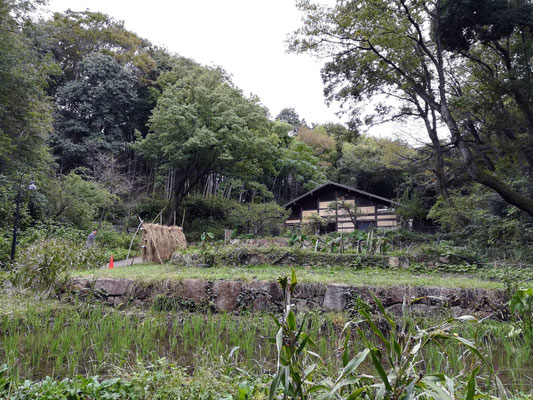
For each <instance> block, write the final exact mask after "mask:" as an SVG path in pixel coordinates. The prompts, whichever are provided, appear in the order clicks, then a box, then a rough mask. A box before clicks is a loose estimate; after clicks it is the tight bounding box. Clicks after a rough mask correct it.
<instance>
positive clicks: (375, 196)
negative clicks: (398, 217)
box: [283, 181, 400, 207]
mask: <svg viewBox="0 0 533 400" xmlns="http://www.w3.org/2000/svg"><path fill="white" fill-rule="evenodd" d="M329 185H331V186H336V187H339V188H342V189H345V190H349V191H351V192H355V193H359V194H362V195H364V196H368V197H373V198H374V199H378V200H381V201H385V202H387V203H391V204H395V205H397V206H399V205H400V203H398V202H397V201H395V200H391V199H387V198H385V197H381V196H378V195H375V194H372V193H368V192H365V191H364V190H359V189H355V188H352V187H349V186H345V185H341V184H340V183H337V182H332V181H327V182H326V183H323V184H322V185H320V186H317V187H316V188H314V189H313V190H310V191H309V192H307V193H304V194H302V195H301V196H299V197H297V198H295V199H293V200H291V201H289V202H288V203H287V204H285V205H284V206H283V207H288V206H290V205H292V204H294V203H296V202H297V201H298V200H301V199H303V198H304V197H307V196H309V195H311V194H313V193H314V192H316V191H318V190H320V189H322V188H325V187H326V186H329Z"/></svg>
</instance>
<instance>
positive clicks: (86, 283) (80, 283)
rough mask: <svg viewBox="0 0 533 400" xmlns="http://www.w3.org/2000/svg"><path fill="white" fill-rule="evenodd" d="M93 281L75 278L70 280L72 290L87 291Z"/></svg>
mask: <svg viewBox="0 0 533 400" xmlns="http://www.w3.org/2000/svg"><path fill="white" fill-rule="evenodd" d="M90 285H91V280H90V279H89V278H73V279H71V280H70V288H71V289H72V290H79V291H81V290H84V289H85V290H86V289H88V288H89V287H90Z"/></svg>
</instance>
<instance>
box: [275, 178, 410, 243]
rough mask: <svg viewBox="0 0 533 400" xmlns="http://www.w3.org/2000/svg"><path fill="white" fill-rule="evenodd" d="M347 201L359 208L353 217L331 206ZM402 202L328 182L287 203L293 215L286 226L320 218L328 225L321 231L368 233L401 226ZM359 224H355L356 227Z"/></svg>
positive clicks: (286, 222) (293, 225)
mask: <svg viewBox="0 0 533 400" xmlns="http://www.w3.org/2000/svg"><path fill="white" fill-rule="evenodd" d="M336 200H337V201H344V202H345V203H347V204H351V205H355V206H356V213H355V214H352V215H350V214H349V212H347V211H344V210H340V209H337V210H333V209H331V208H330V204H331V203H332V202H334V201H336ZM398 205H400V204H399V203H398V202H396V201H394V200H391V199H386V198H384V197H381V196H377V195H375V194H372V193H368V192H365V191H362V190H359V189H354V188H351V187H348V186H344V185H341V184H339V183H335V182H326V183H324V184H323V185H320V186H318V187H317V188H315V189H313V190H311V191H309V192H307V193H305V194H303V195H302V196H300V197H297V198H296V199H294V200H292V201H290V202H288V203H287V204H285V208H287V209H288V210H290V215H289V218H288V219H287V221H285V226H286V227H289V228H290V227H295V226H299V225H300V224H301V223H302V221H305V219H306V218H309V217H312V216H313V214H314V215H319V216H320V217H322V219H323V220H324V221H325V222H326V223H327V225H326V226H325V227H323V228H321V231H322V233H325V232H335V231H338V232H352V231H353V230H354V229H359V230H368V229H371V228H373V227H378V228H394V227H396V226H398V225H399V224H400V221H399V218H398V216H397V215H396V214H395V207H396V206H398ZM354 222H355V224H354Z"/></svg>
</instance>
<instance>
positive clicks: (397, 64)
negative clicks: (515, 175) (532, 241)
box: [291, 0, 533, 215]
mask: <svg viewBox="0 0 533 400" xmlns="http://www.w3.org/2000/svg"><path fill="white" fill-rule="evenodd" d="M450 1H451V0H450ZM443 2H444V0H437V1H436V2H434V3H428V2H420V1H416V0H393V1H386V0H378V1H363V0H352V1H339V2H338V3H337V5H336V6H334V7H327V6H319V5H316V4H314V3H312V2H311V1H308V0H305V1H301V2H299V7H300V9H301V10H302V11H303V12H304V14H305V23H304V26H303V27H302V28H301V29H299V30H298V31H297V32H296V33H295V35H294V38H293V40H292V43H291V49H292V50H293V51H296V52H307V51H311V52H323V53H324V52H327V53H328V54H331V53H332V52H333V53H334V54H335V55H334V59H333V61H332V62H330V63H329V64H328V65H327V66H326V67H325V71H324V74H325V77H326V79H327V80H329V81H330V82H332V83H333V84H339V85H341V87H342V86H343V84H345V85H344V87H342V89H340V92H338V94H339V96H340V97H341V98H342V97H343V96H344V97H346V98H349V99H351V100H355V101H356V102H358V103H361V102H362V101H364V100H365V99H368V98H373V97H375V96H376V95H383V94H385V95H388V96H389V97H394V98H396V99H400V100H401V101H403V102H404V103H405V101H406V99H418V100H419V103H420V105H421V108H422V109H423V110H427V111H429V112H430V113H435V114H436V115H438V116H439V117H440V118H441V119H442V120H443V121H444V123H445V125H446V126H447V128H448V130H449V132H450V135H451V140H452V143H453V145H454V147H456V148H457V150H458V152H459V153H460V155H461V158H462V162H463V164H464V167H465V169H466V171H467V172H468V174H469V176H470V177H471V178H472V179H473V180H474V181H476V182H478V183H481V184H482V185H484V186H486V187H488V188H490V189H491V190H494V191H495V192H497V193H498V194H499V195H500V196H501V197H502V198H503V199H504V200H505V201H507V202H509V203H510V204H513V205H515V206H516V207H518V208H520V209H522V210H523V211H525V212H527V213H529V214H530V215H533V200H532V199H531V198H530V197H529V196H528V195H527V194H526V193H524V192H523V188H521V187H513V186H512V184H511V183H512V182H511V181H509V180H507V179H506V178H505V177H503V176H502V175H501V174H498V173H497V172H496V171H494V170H493V169H492V168H491V166H490V163H489V161H488V160H487V157H484V149H483V143H480V141H479V140H476V138H475V137H474V138H473V139H474V140H471V138H472V136H473V135H474V136H475V133H474V132H475V128H476V126H475V124H474V126H473V128H474V129H471V128H472V126H471V125H470V129H469V122H472V121H469V118H468V114H465V113H464V112H461V111H463V110H460V109H459V106H458V104H459V103H461V101H462V100H463V99H465V98H464V92H463V90H464V89H465V83H464V80H461V79H460V77H458V76H457V74H456V73H454V72H455V71H457V70H459V71H461V70H462V69H463V68H465V69H467V70H468V63H469V62H470V61H471V59H470V58H469V57H464V58H459V57H457V56H458V54H457V53H454V52H450V51H447V50H446V48H445V47H444V45H443V42H442V30H441V26H442V24H443V21H442V13H441V7H442V4H443ZM502 40H504V39H502ZM339 68H342V69H344V72H343V74H338V73H337V72H336V71H337V70H338V69H339ZM346 83H347V84H346ZM411 104H412V103H411ZM428 133H429V132H428Z"/></svg>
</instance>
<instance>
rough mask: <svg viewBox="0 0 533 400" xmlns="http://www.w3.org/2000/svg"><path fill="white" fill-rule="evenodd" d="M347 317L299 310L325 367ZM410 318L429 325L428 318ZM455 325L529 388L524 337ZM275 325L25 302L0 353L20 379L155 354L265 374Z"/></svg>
mask: <svg viewBox="0 0 533 400" xmlns="http://www.w3.org/2000/svg"><path fill="white" fill-rule="evenodd" d="M301 317H303V314H302V315H300V316H299V318H301ZM348 321H350V318H349V316H347V315H346V314H325V313H312V314H310V315H307V323H306V325H305V327H306V332H307V333H308V334H309V335H310V336H311V337H312V338H313V339H314V340H315V343H316V346H315V348H314V349H312V351H314V352H316V353H318V354H319V355H320V356H321V357H322V362H323V363H324V365H325V366H327V368H328V369H330V370H331V371H335V370H337V369H338V368H339V367H340V360H339V349H340V347H341V346H342V344H343V339H344V338H343V336H342V328H343V326H344V325H345V324H346V322H348ZM413 322H414V321H413ZM416 323H417V324H418V326H419V327H420V326H423V325H424V324H426V325H427V326H429V324H432V326H433V324H434V323H435V321H431V322H429V321H426V322H424V321H416ZM414 325H415V324H413V327H414ZM456 329H457V332H458V333H459V334H460V335H462V336H464V337H466V338H469V339H470V340H472V341H474V342H475V343H476V346H477V347H478V348H479V349H480V350H481V351H482V352H483V353H484V354H485V355H486V356H487V357H488V358H489V359H490V360H492V363H493V365H494V366H495V369H496V371H497V373H498V375H499V376H500V378H501V379H502V381H503V382H504V384H505V385H506V386H507V388H508V389H510V390H511V391H515V390H516V391H518V390H519V391H522V392H529V391H531V390H533V380H532V377H533V360H532V359H531V347H532V342H531V338H526V337H523V336H522V335H516V336H514V337H508V334H509V332H510V331H511V327H510V325H509V324H505V323H498V322H495V321H484V322H482V323H473V322H468V323H460V324H458V326H457V328H456ZM276 331H277V326H276V324H275V323H274V321H273V319H272V316H270V315H267V314H243V315H234V314H201V313H184V312H166V313H163V312H140V311H135V310H129V311H127V312H126V311H117V310H114V309H110V308H107V307H104V306H101V305H82V306H77V307H75V308H68V309H62V310H55V311H46V312H37V311H36V310H35V309H33V308H31V307H30V308H28V309H27V310H26V312H25V313H24V314H23V315H21V316H17V317H15V316H13V315H5V316H2V317H1V319H0V359H1V360H2V363H5V364H7V365H8V366H9V367H10V369H9V372H8V373H9V374H11V375H12V376H16V377H18V378H24V379H25V378H28V379H41V378H43V377H45V376H52V377H55V378H58V379H61V378H64V377H73V376H75V375H80V374H81V375H100V376H104V377H105V376H113V375H114V374H116V372H117V370H133V369H134V368H135V365H136V364H137V362H138V361H141V362H145V363H149V362H154V361H156V360H158V359H160V358H163V357H164V358H166V359H167V360H168V361H170V362H172V363H176V364H178V365H182V366H189V367H191V368H194V367H195V366H200V365H207V364H213V363H216V362H219V361H224V362H234V363H235V364H236V365H238V366H239V367H242V368H246V369H248V370H250V371H254V372H257V373H265V372H266V373H270V372H273V370H274V368H275V364H276V347H275V345H274V344H273V343H272V342H271V341H270V340H269V339H270V338H273V337H274V336H275V334H276ZM350 345H351V346H352V348H353V353H354V354H355V353H357V352H358V351H360V350H362V349H363V348H364V346H363V344H362V342H361V339H360V338H359V336H357V335H352V336H351V340H350ZM444 355H447V357H445V356H444ZM473 359H474V358H473V357H472V354H471V353H470V352H469V351H468V350H467V349H466V348H463V347H461V346H459V345H457V344H446V345H445V346H444V345H443V347H439V346H436V345H433V346H431V347H428V348H427V349H426V350H425V352H424V357H423V360H424V361H423V363H424V365H423V366H421V367H422V368H426V369H427V370H428V371H431V372H443V373H446V374H447V375H449V376H454V375H455V374H458V373H459V371H461V369H462V368H463V367H464V365H465V363H466V364H468V363H470V362H472V360H473Z"/></svg>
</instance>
